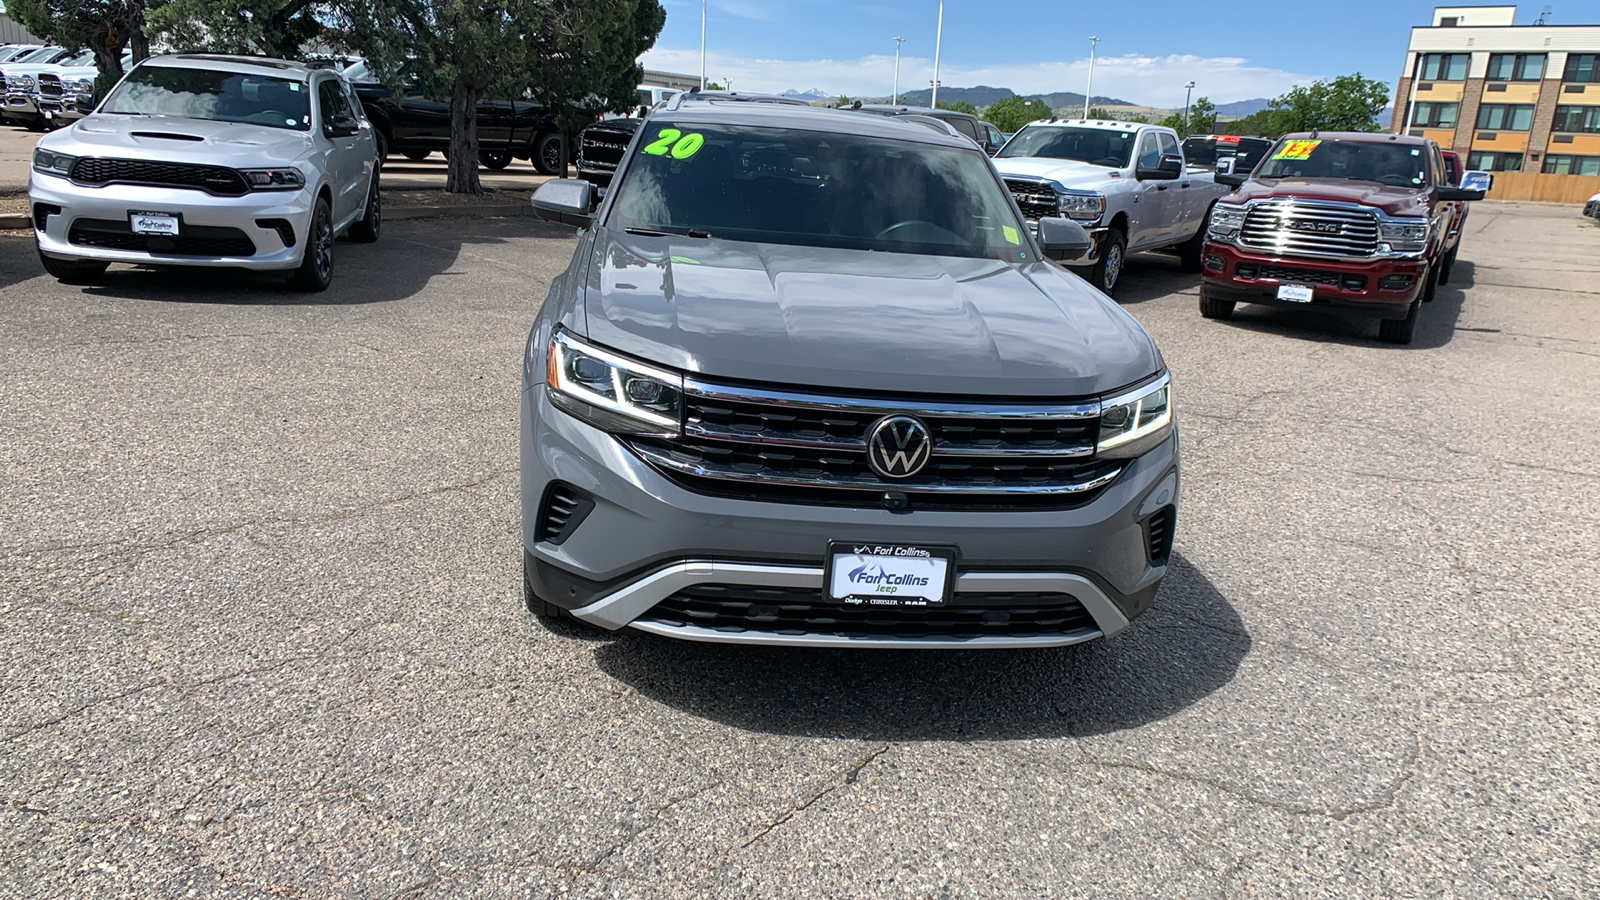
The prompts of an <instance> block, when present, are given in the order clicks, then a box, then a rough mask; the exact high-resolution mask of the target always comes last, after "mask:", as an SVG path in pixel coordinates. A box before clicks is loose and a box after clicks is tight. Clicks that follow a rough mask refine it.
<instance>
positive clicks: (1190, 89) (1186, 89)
mask: <svg viewBox="0 0 1600 900" xmlns="http://www.w3.org/2000/svg"><path fill="white" fill-rule="evenodd" d="M1193 94H1194V82H1192V81H1191V82H1189V83H1188V84H1186V85H1184V86H1183V132H1184V137H1188V136H1189V97H1190V96H1192V95H1193Z"/></svg>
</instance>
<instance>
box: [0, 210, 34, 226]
mask: <svg viewBox="0 0 1600 900" xmlns="http://www.w3.org/2000/svg"><path fill="white" fill-rule="evenodd" d="M32 227H33V220H32V219H30V218H28V216H27V214H26V213H17V214H16V215H14V216H13V215H9V214H8V215H3V216H0V228H7V229H10V228H32Z"/></svg>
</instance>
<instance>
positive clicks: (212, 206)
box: [28, 54, 382, 291]
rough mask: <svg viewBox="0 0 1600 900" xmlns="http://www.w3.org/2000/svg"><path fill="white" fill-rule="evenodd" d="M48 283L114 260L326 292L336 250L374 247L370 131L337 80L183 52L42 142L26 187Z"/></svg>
mask: <svg viewBox="0 0 1600 900" xmlns="http://www.w3.org/2000/svg"><path fill="white" fill-rule="evenodd" d="M28 197H29V200H30V202H31V206H32V212H33V222H34V234H35V237H36V239H37V241H38V248H39V259H40V261H41V262H42V263H43V264H44V267H45V270H46V271H48V272H49V273H50V274H51V275H54V276H55V277H56V278H59V279H61V280H62V281H66V282H71V283H81V282H85V281H90V280H93V279H95V278H97V277H99V276H100V275H101V274H102V273H104V272H105V270H106V266H107V265H108V264H110V263H113V262H119V263H132V264H135V265H156V264H158V265H176V266H207V267H217V266H226V267H239V268H245V269H255V270H262V271H283V272H287V273H289V283H290V285H291V286H292V287H294V288H296V289H299V290H306V291H320V290H324V289H326V288H327V287H328V284H329V283H330V281H331V280H332V278H333V241H334V238H335V236H337V235H338V234H339V233H341V232H343V231H346V230H348V231H349V234H350V237H351V238H353V239H355V240H357V241H375V240H377V239H378V233H379V228H380V226H381V224H382V220H381V208H380V205H379V204H380V201H379V195H378V159H377V148H376V141H375V136H374V133H373V128H372V125H371V123H369V122H367V121H366V119H365V118H363V116H362V114H361V107H360V104H358V103H357V102H356V100H355V94H354V92H353V91H352V90H351V89H350V86H349V85H348V84H347V83H346V82H345V81H344V79H342V78H340V77H339V76H338V75H337V74H335V73H333V72H331V71H328V70H325V69H310V68H307V67H306V66H304V65H301V64H299V63H293V62H286V61H283V60H275V59H264V58H259V57H236V56H216V55H208V54H179V55H175V56H160V57H154V58H151V59H148V60H145V61H144V62H142V63H140V64H139V65H137V66H135V67H134V68H133V69H132V70H131V71H129V72H128V74H127V75H126V76H125V77H124V78H123V79H122V81H121V83H119V84H118V85H117V87H116V88H115V89H114V90H113V91H112V92H111V94H110V95H109V96H108V97H106V99H105V102H104V103H102V104H101V105H100V108H99V109H98V110H97V111H96V112H95V113H94V114H93V115H91V116H88V117H87V118H84V119H81V120H79V121H78V122H76V123H75V124H73V125H72V126H71V127H70V128H65V129H62V130H60V131H54V132H51V133H50V134H47V135H45V136H44V137H42V138H40V139H39V144H38V147H37V149H35V150H34V154H33V172H32V177H31V179H30V182H29V189H28Z"/></svg>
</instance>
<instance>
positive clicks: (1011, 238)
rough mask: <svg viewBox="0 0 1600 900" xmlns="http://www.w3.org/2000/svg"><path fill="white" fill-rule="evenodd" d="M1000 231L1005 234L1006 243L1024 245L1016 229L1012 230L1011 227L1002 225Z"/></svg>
mask: <svg viewBox="0 0 1600 900" xmlns="http://www.w3.org/2000/svg"><path fill="white" fill-rule="evenodd" d="M1000 231H1001V232H1002V233H1004V234H1005V236H1006V243H1008V244H1020V243H1022V237H1021V236H1020V235H1018V234H1017V230H1016V229H1015V228H1012V227H1011V226H1010V225H1001V226H1000Z"/></svg>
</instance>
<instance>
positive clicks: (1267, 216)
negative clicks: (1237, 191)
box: [1239, 200, 1379, 257]
mask: <svg viewBox="0 0 1600 900" xmlns="http://www.w3.org/2000/svg"><path fill="white" fill-rule="evenodd" d="M1378 237H1379V229H1378V219H1377V217H1376V216H1375V215H1373V214H1372V213H1371V212H1369V211H1365V210H1360V209H1352V208H1350V207H1344V206H1336V205H1332V204H1325V203H1317V202H1313V201H1305V200H1268V201H1264V202H1261V203H1257V204H1254V205H1252V206H1251V207H1250V211H1249V212H1248V213H1246V214H1245V218H1244V224H1243V225H1242V226H1241V228H1240V230H1239V242H1240V243H1241V244H1243V245H1244V246H1246V247H1250V248H1252V249H1257V250H1266V251H1269V252H1272V253H1278V254H1284V255H1290V256H1293V255H1302V254H1303V255H1308V256H1341V257H1368V256H1372V255H1373V254H1375V253H1377V252H1378Z"/></svg>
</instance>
